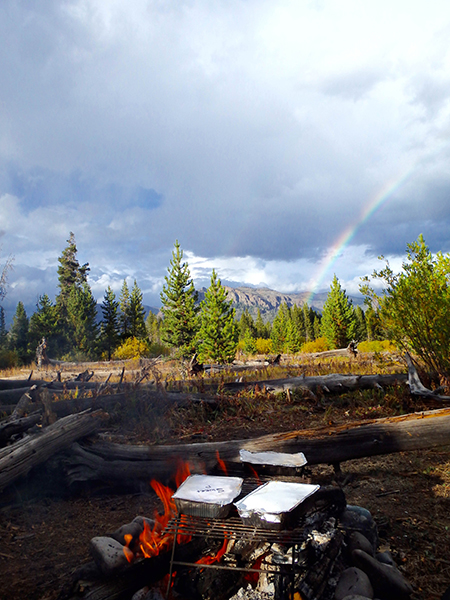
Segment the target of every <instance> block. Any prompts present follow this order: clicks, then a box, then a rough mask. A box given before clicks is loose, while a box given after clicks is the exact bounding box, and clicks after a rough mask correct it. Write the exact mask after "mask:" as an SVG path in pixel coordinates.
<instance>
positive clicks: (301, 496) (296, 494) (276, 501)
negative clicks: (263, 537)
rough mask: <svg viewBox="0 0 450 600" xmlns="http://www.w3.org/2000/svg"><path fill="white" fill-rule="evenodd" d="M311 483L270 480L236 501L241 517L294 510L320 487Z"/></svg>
mask: <svg viewBox="0 0 450 600" xmlns="http://www.w3.org/2000/svg"><path fill="white" fill-rule="evenodd" d="M319 487H320V486H319V485H314V484H310V483H290V482H286V481H269V483H266V484H264V485H262V486H260V487H259V488H257V489H256V490H254V491H253V492H251V493H250V494H248V495H247V496H245V497H244V498H242V500H239V502H236V503H235V505H236V508H237V509H238V511H239V514H240V515H241V517H245V516H248V515H250V514H254V513H256V514H258V515H269V514H270V515H280V514H281V513H287V512H290V511H291V510H294V508H296V507H297V506H298V505H299V504H300V503H301V502H303V501H304V500H306V498H308V497H309V496H311V494H314V492H316V491H317V490H318V489H319Z"/></svg>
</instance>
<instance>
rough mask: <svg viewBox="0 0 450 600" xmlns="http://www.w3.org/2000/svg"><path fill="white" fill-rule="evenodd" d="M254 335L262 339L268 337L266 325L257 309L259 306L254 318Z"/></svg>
mask: <svg viewBox="0 0 450 600" xmlns="http://www.w3.org/2000/svg"><path fill="white" fill-rule="evenodd" d="M255 337H257V338H262V339H267V338H268V337H270V335H269V331H268V327H267V325H266V324H265V323H264V320H263V318H262V316H261V311H260V310H259V308H258V313H257V315H256V320H255Z"/></svg>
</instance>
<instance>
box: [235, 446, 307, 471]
mask: <svg viewBox="0 0 450 600" xmlns="http://www.w3.org/2000/svg"><path fill="white" fill-rule="evenodd" d="M239 456H240V459H241V462H244V463H250V464H252V465H267V466H269V465H270V466H274V467H303V466H304V465H306V464H307V462H308V461H307V460H306V458H305V455H304V454H303V452H298V453H297V454H283V453H282V452H271V451H268V452H249V451H248V450H239Z"/></svg>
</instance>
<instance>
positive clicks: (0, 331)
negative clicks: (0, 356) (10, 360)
mask: <svg viewBox="0 0 450 600" xmlns="http://www.w3.org/2000/svg"><path fill="white" fill-rule="evenodd" d="M7 335H8V332H7V331H6V320H5V311H4V309H3V306H0V349H1V348H6V344H7Z"/></svg>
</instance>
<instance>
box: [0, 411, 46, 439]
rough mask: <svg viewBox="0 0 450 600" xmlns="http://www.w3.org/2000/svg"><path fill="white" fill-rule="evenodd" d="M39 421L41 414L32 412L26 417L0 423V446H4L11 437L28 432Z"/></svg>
mask: <svg viewBox="0 0 450 600" xmlns="http://www.w3.org/2000/svg"><path fill="white" fill-rule="evenodd" d="M41 419H42V415H41V413H40V412H34V413H32V414H30V415H28V416H26V417H20V418H16V419H13V418H9V419H6V420H5V421H2V422H0V446H4V445H5V443H6V442H7V441H8V440H9V439H10V438H11V437H12V436H13V435H16V434H18V433H23V432H25V431H28V429H31V427H33V426H34V425H36V424H37V423H39V422H40V421H41Z"/></svg>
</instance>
